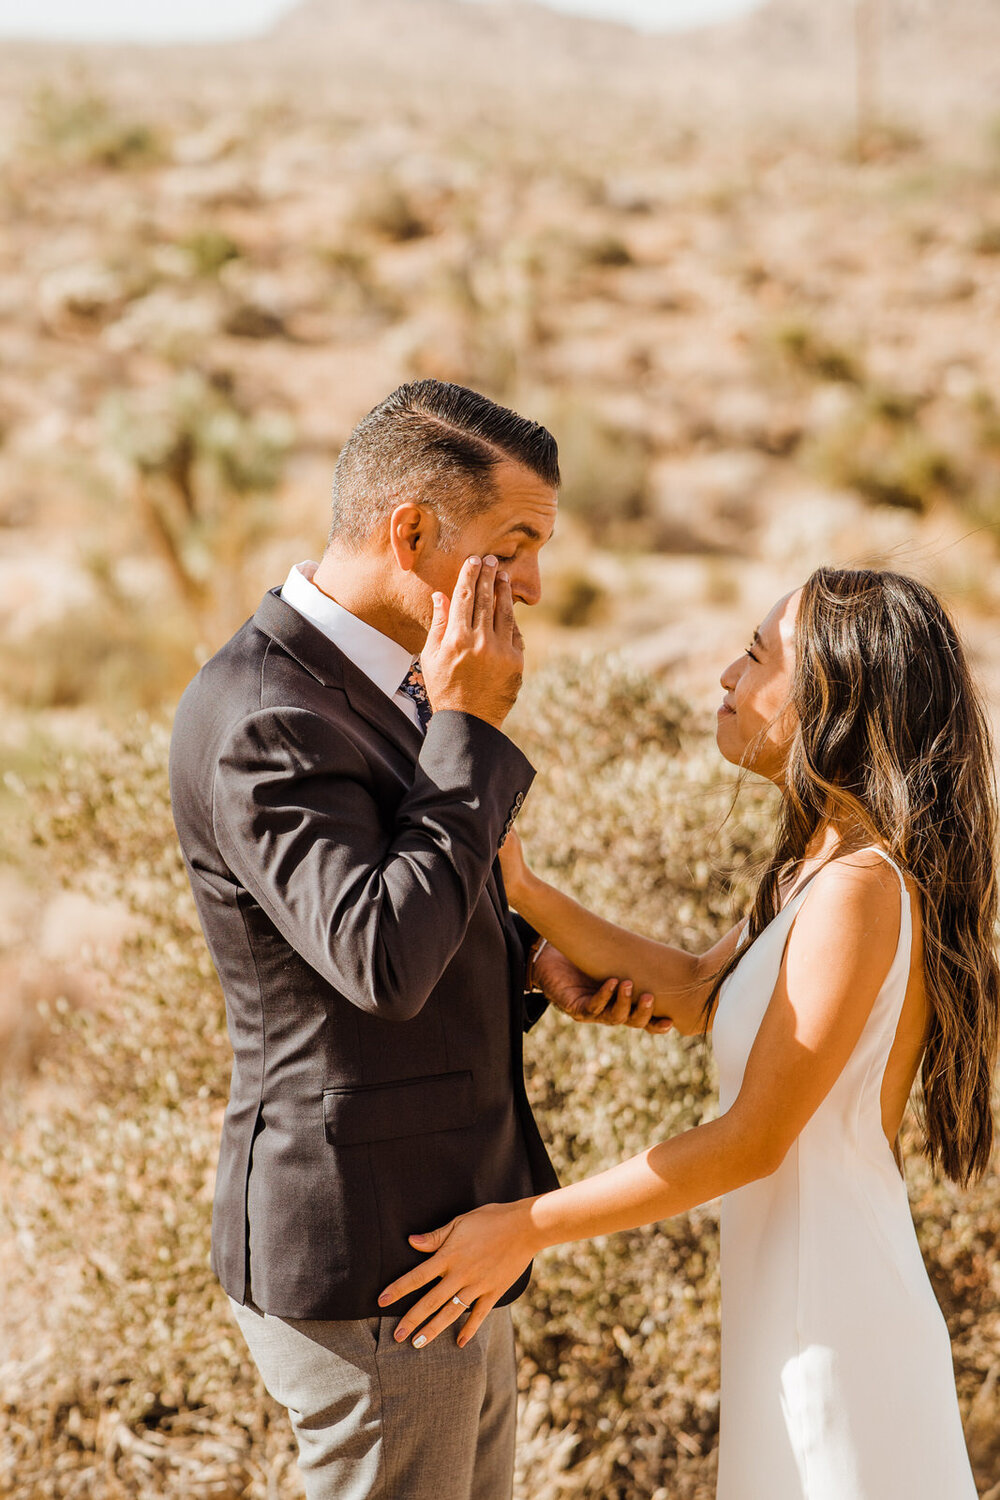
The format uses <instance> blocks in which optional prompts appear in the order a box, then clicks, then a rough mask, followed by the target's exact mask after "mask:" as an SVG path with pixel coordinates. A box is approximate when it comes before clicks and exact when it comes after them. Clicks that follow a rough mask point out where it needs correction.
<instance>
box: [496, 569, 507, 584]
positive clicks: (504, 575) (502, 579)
mask: <svg viewBox="0 0 1000 1500" xmlns="http://www.w3.org/2000/svg"><path fill="white" fill-rule="evenodd" d="M497 577H498V578H499V580H500V582H501V583H510V574H509V573H508V572H506V571H505V570H504V569H503V568H501V569H500V572H499V573H498V574H497Z"/></svg>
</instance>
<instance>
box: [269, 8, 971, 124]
mask: <svg viewBox="0 0 1000 1500" xmlns="http://www.w3.org/2000/svg"><path fill="white" fill-rule="evenodd" d="M870 10H871V15H872V17H873V27H874V35H875V37H876V38H877V41H878V49H877V52H878V55H877V66H878V77H879V84H880V92H881V94H882V96H883V97H884V99H885V101H886V107H887V109H888V110H890V111H891V112H899V113H901V114H906V115H913V114H916V115H917V116H919V119H920V121H921V122H922V123H928V124H931V123H935V122H936V121H937V120H939V119H944V118H950V117H951V116H953V115H954V114H955V113H956V112H960V113H965V114H968V113H971V112H976V113H982V111H983V110H989V109H990V108H991V107H992V108H993V109H995V110H996V111H997V112H1000V0H870ZM256 45H257V46H258V47H259V48H261V49H266V50H267V51H268V53H269V55H270V56H271V57H273V58H277V57H279V56H280V57H282V58H284V59H286V60H289V61H291V60H295V61H297V62H299V63H305V64H308V65H310V66H311V67H320V68H324V69H328V70H329V71H330V73H331V75H342V74H343V73H344V72H345V71H348V72H356V71H357V70H361V72H362V73H364V72H367V71H369V70H374V71H375V72H377V73H380V74H382V75H384V74H386V73H388V74H397V73H405V74H407V75H408V76H410V77H413V76H414V75H416V74H421V75H423V76H424V77H426V78H436V79H445V80H450V82H451V85H452V86H453V87H454V88H456V89H458V88H461V87H463V86H467V85H469V84H472V85H478V84H480V83H482V84H486V85H488V86H490V87H496V86H498V85H499V86H503V85H504V84H505V83H507V84H509V85H510V86H511V87H514V88H516V89H517V90H518V91H523V90H525V89H526V88H530V87H533V86H534V87H539V88H541V87H544V86H553V85H555V86H559V87H570V88H572V87H573V86H574V85H576V86H578V87H579V86H583V87H588V86H589V87H599V88H610V89H616V88H627V89H629V90H630V91H633V92H636V91H639V90H642V89H643V87H644V86H646V85H649V86H654V85H655V86H656V88H657V91H658V92H660V91H662V90H663V89H664V87H666V89H667V91H668V93H669V92H670V91H673V93H674V95H675V98H676V102H677V103H678V104H679V105H683V106H684V107H685V108H694V109H696V110H704V111H708V112H711V113H713V114H714V113H715V112H716V110H718V109H719V108H720V107H721V108H725V107H726V105H727V104H732V103H733V102H736V103H738V105H739V107H740V109H741V111H742V110H746V109H756V110H759V111H761V112H764V113H774V112H777V113H783V112H784V111H785V109H786V108H787V107H788V106H792V107H794V106H797V105H798V104H800V103H803V102H810V103H812V104H815V102H816V99H817V95H819V96H820V97H821V98H823V99H826V100H828V101H829V103H830V105H831V106H832V107H838V106H840V107H843V108H848V107H849V106H850V104H851V102H852V100H853V97H854V88H855V64H854V47H855V8H854V4H853V0H769V3H765V4H763V5H761V6H760V8H759V9H758V10H756V11H753V12H751V13H750V14H749V15H747V16H744V17H741V18H740V19H738V20H735V21H729V22H724V23H721V24H715V25H711V26H705V27H701V28H696V29H694V30H691V31H687V32H681V33H676V32H675V33H668V34H664V35H659V36H649V35H646V34H642V33H639V32H637V31H636V30H634V29H633V28H630V27H628V26H625V25H620V24H615V23H611V22H605V21H597V20H591V19H586V18H582V17H576V16H570V15H567V14H565V13H560V12H556V11H552V10H549V9H547V8H546V7H544V6H543V5H539V4H533V3H530V0H476V3H469V0H303V3H302V4H301V5H299V6H297V7H296V8H295V9H294V10H293V11H291V12H290V13H289V14H288V15H287V16H285V17H284V18H283V19H282V20H281V21H279V22H278V23H277V25H276V26H275V27H274V29H273V31H272V32H271V34H270V35H269V36H268V37H267V38H266V39H265V40H264V41H262V42H260V43H258V44H256Z"/></svg>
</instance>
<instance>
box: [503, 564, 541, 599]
mask: <svg viewBox="0 0 1000 1500" xmlns="http://www.w3.org/2000/svg"><path fill="white" fill-rule="evenodd" d="M510 588H511V593H512V594H513V595H514V598H515V600H516V601H517V602H518V603H520V604H537V603H538V601H539V599H540V598H541V597H542V577H541V574H540V572H539V570H538V564H537V562H531V563H528V562H524V563H521V564H519V565H518V566H517V567H515V568H514V569H513V571H512V572H511V575H510Z"/></svg>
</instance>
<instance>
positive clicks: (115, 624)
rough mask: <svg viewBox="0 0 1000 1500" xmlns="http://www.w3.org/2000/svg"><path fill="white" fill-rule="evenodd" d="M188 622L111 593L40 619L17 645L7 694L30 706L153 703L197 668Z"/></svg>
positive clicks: (104, 707)
mask: <svg viewBox="0 0 1000 1500" xmlns="http://www.w3.org/2000/svg"><path fill="white" fill-rule="evenodd" d="M194 646H195V641H194V639H193V637H192V632H191V629H190V625H189V622H186V621H184V620H178V619H177V618H176V617H175V616H173V615H172V614H170V612H169V611H163V610H162V608H161V609H156V608H155V607H154V608H152V609H146V608H145V607H144V606H142V605H141V604H137V603H135V602H131V603H130V602H127V601H125V600H123V599H121V598H119V597H118V596H117V595H116V594H114V593H112V594H109V595H106V596H102V597H100V598H98V599H96V600H95V601H94V602H93V603H91V604H89V605H87V606H85V607H81V608H77V609H74V610H73V611H71V612H70V613H69V614H67V615H65V616H63V617H61V618H60V619H58V620H54V621H52V622H50V623H48V624H45V625H43V626H40V627H39V628H38V629H37V630H36V631H34V632H33V633H32V635H31V636H30V637H29V638H28V639H27V640H26V641H25V643H24V646H23V649H21V650H19V651H17V652H12V653H11V661H10V663H9V665H8V668H7V670H6V671H5V673H4V681H3V697H4V699H5V700H6V701H7V702H8V703H16V704H20V705H22V706H24V707H25V708H28V709H47V708H79V707H81V706H84V705H86V706H89V707H92V708H96V709H97V710H98V711H99V712H102V713H104V714H107V715H111V716H113V715H115V714H117V713H119V712H121V711H122V710H124V711H127V712H131V711H133V710H134V709H136V708H139V709H143V710H146V711H149V710H151V709H154V708H156V707H157V706H158V705H159V704H161V703H162V702H163V700H164V697H165V696H167V695H168V694H170V693H173V692H175V691H176V690H177V689H178V687H179V686H183V684H184V682H185V681H186V679H187V678H189V677H190V676H191V675H192V673H193V671H194V655H193V652H194Z"/></svg>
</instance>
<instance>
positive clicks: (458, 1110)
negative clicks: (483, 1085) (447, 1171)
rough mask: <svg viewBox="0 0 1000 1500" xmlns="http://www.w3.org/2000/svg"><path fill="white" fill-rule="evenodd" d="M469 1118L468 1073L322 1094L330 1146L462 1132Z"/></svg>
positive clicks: (471, 1112) (472, 1113)
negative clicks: (450, 1131)
mask: <svg viewBox="0 0 1000 1500" xmlns="http://www.w3.org/2000/svg"><path fill="white" fill-rule="evenodd" d="M475 1117H476V1113H475V1108H474V1102H473V1092H472V1074H471V1073H470V1072H462V1073H436V1074H431V1075H430V1076H429V1077H426V1078H406V1079H402V1080H401V1081H400V1082H399V1083H376V1084H362V1085H361V1086H360V1087H358V1088H329V1089H324V1090H323V1124H324V1126H325V1128H326V1138H327V1140H328V1141H331V1142H332V1143H333V1144H334V1145H335V1146H360V1145H364V1144H366V1143H370V1142H373V1141H394V1140H399V1139H400V1138H402V1137H404V1136H412V1135H430V1134H431V1133H432V1132H433V1131H435V1130H463V1129H465V1127H466V1126H468V1125H472V1124H473V1123H474V1121H475Z"/></svg>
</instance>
